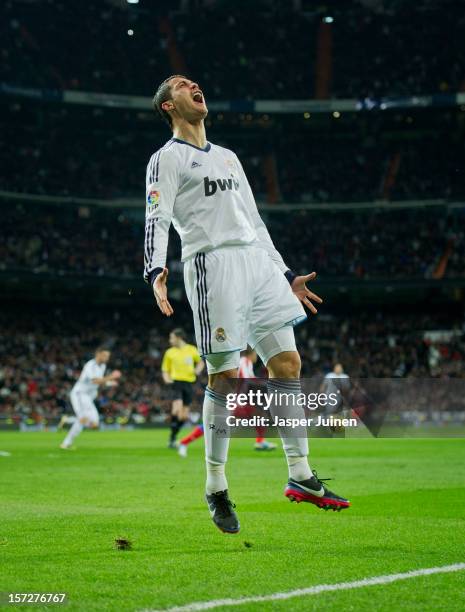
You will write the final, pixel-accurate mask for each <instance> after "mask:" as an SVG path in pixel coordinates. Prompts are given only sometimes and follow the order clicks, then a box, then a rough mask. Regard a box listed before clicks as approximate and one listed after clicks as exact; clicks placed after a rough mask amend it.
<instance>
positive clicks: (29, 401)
mask: <svg viewBox="0 0 465 612" xmlns="http://www.w3.org/2000/svg"><path fill="white" fill-rule="evenodd" d="M175 310H176V326H179V325H180V324H182V325H184V328H185V329H186V330H187V331H188V332H189V333H190V332H191V331H192V323H191V313H190V310H189V307H188V306H187V305H186V304H180V303H177V304H175ZM172 325H173V324H172V322H171V321H169V320H168V319H163V318H162V317H161V316H160V315H158V314H157V313H156V312H154V310H153V309H152V308H150V307H147V308H144V309H142V310H138V311H137V312H134V310H128V309H119V310H117V309H115V308H114V307H110V308H109V307H101V308H99V307H97V306H93V307H89V306H87V307H86V309H80V310H79V311H78V310H76V308H74V309H73V308H71V307H65V306H63V307H60V308H58V307H55V308H46V307H40V306H39V305H37V306H36V307H35V308H31V307H26V306H20V305H17V306H16V307H15V308H14V309H13V308H5V309H4V310H3V312H2V314H1V319H0V364H1V365H0V416H1V417H4V418H5V417H6V418H12V419H16V420H21V419H31V420H32V421H35V422H40V421H41V420H43V419H44V418H53V417H59V416H61V415H62V414H64V413H71V408H70V405H69V397H68V395H69V391H70V389H71V387H72V385H73V384H74V382H75V381H76V379H77V377H78V376H79V373H80V370H81V368H82V366H83V364H84V363H85V361H86V360H88V359H90V358H91V357H92V356H93V350H94V349H95V348H96V346H97V345H100V344H102V343H105V344H106V346H109V347H111V349H112V356H111V361H110V364H109V367H110V368H111V369H113V368H118V369H121V370H122V372H123V378H122V380H121V383H120V385H119V386H118V387H115V388H110V389H107V388H104V389H102V390H101V393H100V395H99V399H98V406H99V409H100V412H101V413H102V415H103V416H104V417H124V418H125V419H126V420H127V419H131V418H132V419H133V420H135V421H136V422H143V421H146V420H150V419H151V418H153V417H154V416H160V415H161V416H162V415H164V414H165V411H166V410H167V408H168V406H169V402H170V397H171V395H170V389H169V386H166V385H164V384H163V382H162V379H161V376H160V363H161V358H162V355H163V352H164V351H165V350H166V349H167V348H168V334H169V331H170V326H172ZM296 335H297V345H298V348H299V350H300V352H301V356H302V377H306V378H309V377H313V376H322V375H323V374H325V373H326V372H329V371H330V370H331V369H332V367H333V364H334V363H335V362H341V363H342V364H343V365H344V368H345V370H346V372H347V373H348V374H349V375H350V376H352V377H379V378H390V377H395V378H404V377H418V378H421V377H430V376H431V377H439V378H464V377H465V368H464V359H465V320H464V319H463V315H458V314H454V315H452V314H450V313H445V314H443V315H441V314H435V313H429V314H417V313H413V312H384V311H382V310H381V311H380V310H377V312H376V313H375V314H373V313H371V312H369V310H364V311H362V312H357V313H345V314H333V315H328V314H320V315H318V316H317V317H314V318H311V319H310V320H309V321H307V323H304V324H302V325H300V326H299V327H297V328H296ZM190 337H191V340H193V338H192V335H191V336H190ZM256 373H257V374H259V375H266V371H265V370H264V368H263V366H260V365H259V366H258V367H257V368H256ZM205 382H206V380H205V377H204V376H203V377H202V379H201V380H200V381H199V383H198V384H197V386H196V393H195V407H196V408H197V409H198V408H199V406H200V404H201V402H202V392H203V391H202V388H203V387H202V386H203V385H204V384H205Z"/></svg>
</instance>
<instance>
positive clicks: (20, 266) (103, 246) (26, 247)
mask: <svg viewBox="0 0 465 612" xmlns="http://www.w3.org/2000/svg"><path fill="white" fill-rule="evenodd" d="M131 214H132V213H131V211H128V210H126V211H125V210H124V209H116V208H103V207H88V206H84V207H83V206H81V207H77V208H76V207H73V206H69V205H66V206H64V207H61V206H59V205H57V206H52V205H43V204H34V203H31V202H29V203H24V204H22V203H21V204H12V205H10V206H9V207H7V208H5V209H4V211H3V214H2V226H3V231H4V239H3V240H2V241H1V242H0V270H26V271H29V272H31V273H35V274H39V273H53V274H54V275H58V276H63V275H92V276H94V277H95V276H97V277H103V276H118V277H120V278H121V277H125V278H131V277H136V278H137V277H140V275H141V270H142V260H143V240H144V238H143V236H144V222H143V215H142V214H140V215H139V218H133V217H132V216H131ZM464 215H465V210H464V209H451V210H450V211H449V212H448V211H447V209H445V208H444V207H431V208H426V209H424V208H420V209H405V210H395V209H394V210H392V211H390V210H382V209H375V210H363V211H350V212H349V211H342V212H338V213H334V212H330V211H327V212H321V211H312V210H307V211H295V212H287V213H286V214H285V215H283V214H281V213H280V212H276V213H265V214H264V217H265V221H266V224H267V226H268V228H269V231H270V234H271V237H272V239H273V240H274V242H275V246H276V248H277V249H278V251H280V252H281V254H282V255H283V257H284V259H285V261H286V263H287V265H288V266H289V267H290V268H291V269H294V270H296V271H297V272H304V271H306V270H310V269H312V270H313V269H315V270H317V271H318V272H319V274H320V276H321V278H323V279H329V278H331V277H344V278H355V279H376V278H385V279H414V278H432V277H436V276H438V275H439V276H438V277H443V276H444V277H449V278H450V277H463V276H464V275H465V231H464V227H465V224H464V221H465V219H464ZM168 265H169V267H170V270H171V273H175V274H176V272H180V271H181V264H180V243H179V237H178V235H177V234H176V232H175V231H174V230H173V229H172V230H171V238H170V244H169V251H168Z"/></svg>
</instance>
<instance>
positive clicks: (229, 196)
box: [144, 75, 350, 533]
mask: <svg viewBox="0 0 465 612" xmlns="http://www.w3.org/2000/svg"><path fill="white" fill-rule="evenodd" d="M154 106H155V109H156V110H157V111H158V112H159V113H160V115H161V116H162V117H163V118H164V119H165V120H166V121H167V123H168V125H169V126H170V128H171V130H172V133H173V137H172V138H171V139H170V140H169V141H168V142H167V143H166V144H165V145H164V146H163V147H162V148H161V149H159V150H158V151H157V152H156V153H155V154H154V155H152V157H151V158H150V161H149V164H148V167H147V176H146V225H145V257H144V261H145V266H144V278H145V280H146V281H147V282H148V283H150V285H151V286H152V287H153V292H154V295H155V299H156V301H157V304H158V307H159V308H160V310H161V312H162V313H163V314H164V315H166V316H171V315H172V314H173V308H172V306H171V304H170V302H169V300H168V291H167V279H168V269H167V267H166V252H167V245H168V230H169V227H170V225H171V223H173V225H174V228H175V229H176V231H177V232H178V233H179V235H180V238H181V245H182V256H181V259H182V261H183V262H184V284H185V288H186V293H187V297H188V299H189V302H190V305H191V307H192V311H193V314H194V324H195V334H196V340H197V345H198V347H199V350H200V353H201V355H202V356H203V357H204V358H205V360H206V362H207V370H208V387H207V389H206V393H205V398H204V405H203V423H204V427H205V455H206V468H207V481H206V501H207V504H208V507H209V511H210V515H211V517H212V519H213V522H214V523H215V525H216V526H217V527H218V528H219V529H220V530H222V531H224V532H226V533H237V532H238V531H239V529H240V525H239V519H238V517H237V514H236V513H235V511H234V505H233V503H232V502H231V500H230V498H229V493H228V483H227V480H226V474H225V465H226V461H227V455H228V447H229V436H228V435H227V431H228V429H227V426H226V395H225V393H224V389H225V385H227V384H228V382H230V381H231V379H232V378H236V377H237V370H238V367H239V362H240V353H241V350H244V349H245V348H246V346H247V344H249V345H250V346H251V347H252V348H253V349H255V350H256V351H257V354H258V355H259V357H260V359H261V360H262V362H263V363H264V364H265V366H266V367H267V369H268V372H269V376H270V380H269V383H271V386H270V389H271V390H272V391H274V390H279V391H280V392H282V393H286V394H287V395H288V396H289V395H290V396H291V397H294V399H295V398H296V396H297V394H298V393H300V382H299V377H300V365H301V364H300V356H299V353H298V352H297V349H296V343H295V338H294V331H293V326H294V325H296V324H297V323H299V322H301V321H303V320H305V318H306V315H305V311H304V308H303V306H306V307H307V308H308V309H309V310H310V312H312V313H313V314H316V312H317V310H316V308H315V305H314V304H313V302H316V303H317V304H319V303H321V302H322V300H321V298H319V297H318V296H317V295H315V294H314V293H312V292H311V291H310V290H309V289H308V288H307V287H306V282H308V281H311V280H313V279H314V278H315V276H316V274H315V273H314V272H312V273H311V274H307V275H304V276H298V275H296V274H295V273H294V272H292V271H291V270H290V269H289V268H288V266H286V264H285V263H284V261H283V258H282V257H281V255H280V254H279V253H278V251H277V250H276V249H275V247H274V245H273V242H272V240H271V238H270V235H269V234H268V231H267V229H266V226H265V224H264V223H263V221H262V219H261V217H260V215H259V213H258V210H257V206H256V203H255V199H254V197H253V194H252V190H251V188H250V186H249V183H248V181H247V177H246V175H245V173H244V170H243V169H242V166H241V163H240V161H239V159H238V158H237V156H236V155H235V154H234V153H233V152H232V151H230V150H229V149H225V148H223V147H220V146H218V145H215V144H212V143H210V142H208V141H207V138H206V133H205V124H204V120H205V117H206V116H207V114H208V110H207V106H206V103H205V98H204V95H203V92H202V90H201V89H200V87H199V86H198V84H197V83H195V82H193V81H191V80H190V79H188V78H186V77H184V76H182V75H175V76H171V77H169V78H167V79H166V80H165V81H163V83H161V84H160V86H159V87H158V89H157V92H156V93H155V96H154ZM288 416H289V417H290V418H294V416H296V417H298V418H303V410H302V409H301V408H300V407H299V406H297V401H296V400H295V401H294V402H293V406H292V407H291V408H289V411H288ZM225 432H226V435H225ZM280 435H281V438H282V442H283V448H284V452H285V454H286V458H287V463H288V469H289V480H288V483H287V485H286V488H285V495H286V496H287V497H288V498H289V499H291V501H292V500H297V501H305V502H309V503H312V504H315V505H317V506H319V507H322V508H332V509H334V510H339V509H342V508H347V507H348V506H349V505H350V503H349V501H348V500H347V499H344V498H343V497H340V496H338V495H336V494H335V493H332V492H331V491H329V490H328V489H327V488H326V486H325V484H324V483H323V482H322V481H321V480H319V479H318V478H317V476H316V473H315V472H314V471H312V469H311V468H310V465H309V463H308V439H307V437H306V436H302V435H301V436H299V435H298V434H297V433H296V432H293V431H289V428H286V429H284V428H281V429H280Z"/></svg>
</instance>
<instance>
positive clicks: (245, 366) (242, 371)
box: [238, 355, 255, 378]
mask: <svg viewBox="0 0 465 612" xmlns="http://www.w3.org/2000/svg"><path fill="white" fill-rule="evenodd" d="M238 378H255V372H254V371H253V363H252V360H251V359H249V358H248V357H246V356H245V355H244V357H241V360H240V362H239V373H238Z"/></svg>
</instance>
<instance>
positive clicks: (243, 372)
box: [235, 346, 276, 451]
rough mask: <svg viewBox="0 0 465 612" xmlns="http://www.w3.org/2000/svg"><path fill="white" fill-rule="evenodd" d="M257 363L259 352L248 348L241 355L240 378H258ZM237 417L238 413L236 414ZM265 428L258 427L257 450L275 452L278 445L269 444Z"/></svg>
mask: <svg viewBox="0 0 465 612" xmlns="http://www.w3.org/2000/svg"><path fill="white" fill-rule="evenodd" d="M256 363H257V352H256V351H254V350H253V349H251V348H250V346H248V347H247V348H246V349H245V351H243V352H242V353H241V359H240V361H239V371H238V374H237V375H238V377H239V378H245V379H247V380H248V379H251V378H256V377H255V372H254V369H253V367H254V365H255V364H256ZM235 415H236V416H237V411H236V413H235ZM264 433H265V428H264V427H257V437H256V438H255V446H254V448H255V450H257V451H272V450H275V448H276V444H274V443H273V442H268V440H265V437H264Z"/></svg>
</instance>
